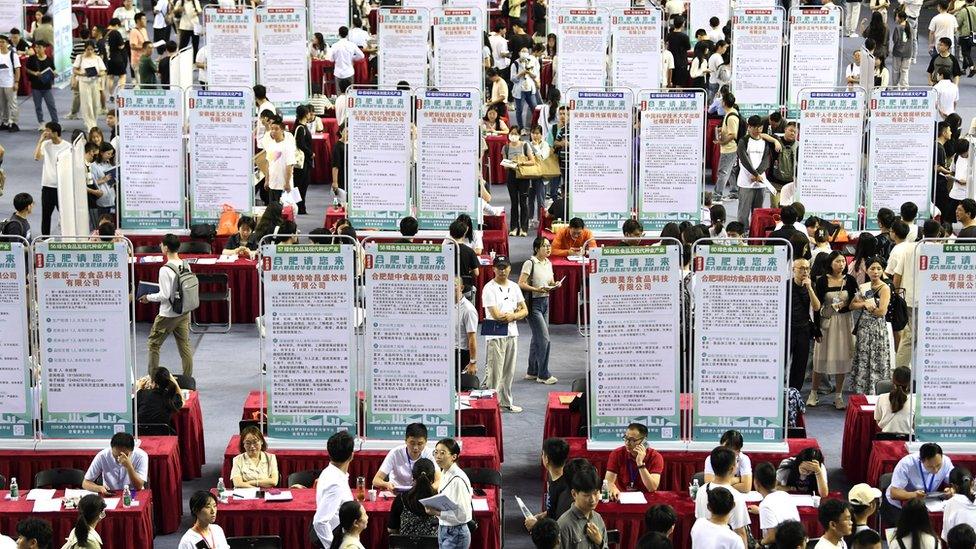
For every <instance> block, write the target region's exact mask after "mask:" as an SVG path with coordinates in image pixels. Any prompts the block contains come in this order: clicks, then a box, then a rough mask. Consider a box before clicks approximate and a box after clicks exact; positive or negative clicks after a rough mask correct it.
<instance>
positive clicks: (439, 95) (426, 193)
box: [416, 89, 481, 230]
mask: <svg viewBox="0 0 976 549" xmlns="http://www.w3.org/2000/svg"><path fill="white" fill-rule="evenodd" d="M416 106H417V221H418V222H419V223H420V228H421V229H440V230H447V229H448V228H449V227H450V226H451V222H452V221H454V220H455V219H457V216H458V214H462V213H464V214H468V215H469V216H471V217H472V218H473V219H476V218H477V217H478V208H477V205H478V186H477V182H478V172H479V170H480V169H481V157H480V152H481V93H480V92H479V91H478V89H472V90H468V91H433V90H426V89H425V90H420V91H418V92H417V105H416Z"/></svg>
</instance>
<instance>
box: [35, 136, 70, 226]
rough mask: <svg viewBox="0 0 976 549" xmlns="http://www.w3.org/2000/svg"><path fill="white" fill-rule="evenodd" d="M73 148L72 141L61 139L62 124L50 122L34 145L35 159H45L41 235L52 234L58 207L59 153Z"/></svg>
mask: <svg viewBox="0 0 976 549" xmlns="http://www.w3.org/2000/svg"><path fill="white" fill-rule="evenodd" d="M69 149H71V143H68V142H67V141H65V140H64V139H61V124H58V123H57V122H48V123H47V124H46V125H45V127H44V131H43V132H41V137H39V138H38V140H37V146H35V147H34V160H43V161H44V164H43V165H42V167H41V235H44V236H48V235H50V234H51V218H52V217H54V210H57V209H58V155H59V154H61V152H62V151H67V150H69Z"/></svg>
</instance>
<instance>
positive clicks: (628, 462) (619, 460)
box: [604, 423, 664, 501]
mask: <svg viewBox="0 0 976 549" xmlns="http://www.w3.org/2000/svg"><path fill="white" fill-rule="evenodd" d="M646 440H647V427H646V426H645V425H644V424H642V423H631V424H630V425H628V426H627V432H626V433H625V434H624V445H623V446H621V447H620V448H617V449H616V450H614V451H612V452H610V457H609V459H608V460H607V473H606V476H605V477H604V478H605V480H606V481H607V482H608V483H610V499H611V501H617V499H619V496H620V492H630V491H635V490H636V491H640V492H654V491H656V490H657V489H658V486H659V485H660V484H661V473H662V472H663V471H664V457H663V456H661V454H660V453H659V452H658V451H656V450H654V449H653V448H648V447H647V445H646V444H645V441H646Z"/></svg>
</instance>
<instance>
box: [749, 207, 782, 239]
mask: <svg viewBox="0 0 976 549" xmlns="http://www.w3.org/2000/svg"><path fill="white" fill-rule="evenodd" d="M778 217H779V208H756V209H755V210H752V217H751V221H750V222H749V236H751V237H752V238H765V237H766V236H767V235H768V234H769V233H770V232H771V231H772V230H773V228H774V227H775V226H776V219H777V218H778Z"/></svg>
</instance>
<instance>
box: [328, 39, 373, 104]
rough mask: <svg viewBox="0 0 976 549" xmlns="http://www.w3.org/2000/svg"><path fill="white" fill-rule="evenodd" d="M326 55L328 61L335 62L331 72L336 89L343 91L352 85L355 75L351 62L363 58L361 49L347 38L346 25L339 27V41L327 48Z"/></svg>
mask: <svg viewBox="0 0 976 549" xmlns="http://www.w3.org/2000/svg"><path fill="white" fill-rule="evenodd" d="M328 57H329V61H332V63H334V64H335V67H334V68H333V74H334V75H335V85H336V90H343V91H344V90H345V89H346V88H348V87H349V86H351V85H352V83H353V77H354V76H355V75H356V70H355V68H353V63H354V62H356V61H359V60H360V59H364V58H365V55H364V54H363V51H362V50H360V49H359V48H358V47H357V46H356V44H353V43H352V42H351V41H350V40H349V28H348V27H345V26H343V27H339V41H338V42H336V43H335V44H332V47H331V48H329V55H328Z"/></svg>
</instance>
